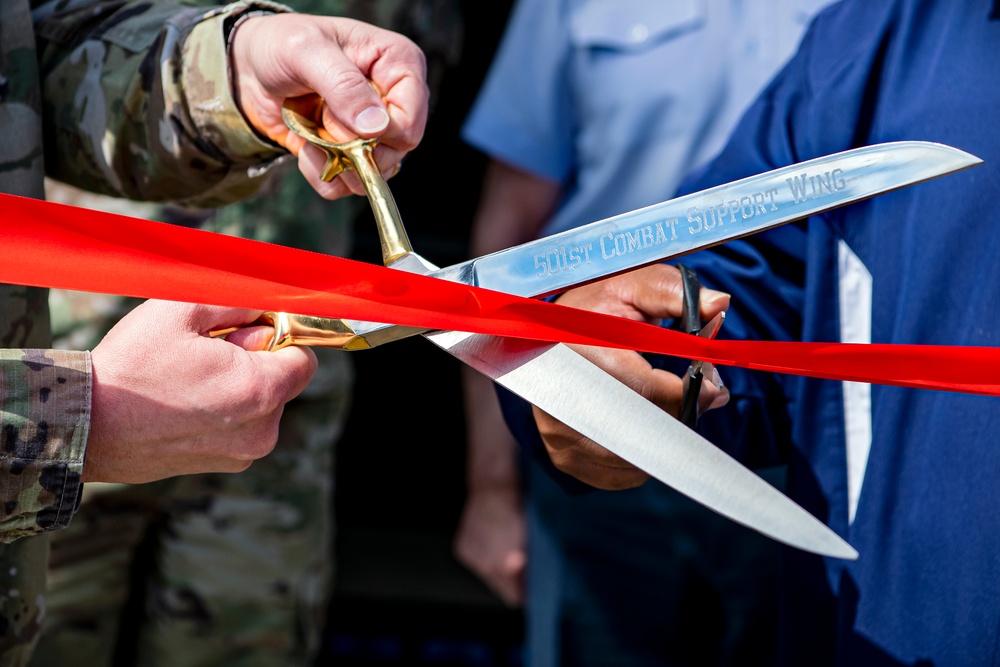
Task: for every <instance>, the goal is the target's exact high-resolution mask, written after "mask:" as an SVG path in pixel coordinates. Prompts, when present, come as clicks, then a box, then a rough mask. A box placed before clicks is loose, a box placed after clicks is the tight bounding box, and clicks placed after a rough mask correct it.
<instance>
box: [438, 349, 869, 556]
mask: <svg viewBox="0 0 1000 667" xmlns="http://www.w3.org/2000/svg"><path fill="white" fill-rule="evenodd" d="M424 337H425V338H427V339H428V340H430V341H431V342H433V343H434V344H436V345H438V346H439V347H441V348H442V349H444V350H445V351H447V352H448V353H449V354H451V355H452V356H454V357H456V358H457V359H459V360H461V361H462V362H464V363H466V364H468V365H469V366H472V367H473V368H475V369H476V370H478V371H479V372H481V373H483V374H485V375H486V376H488V377H489V378H491V379H492V380H493V381H494V382H496V383H497V384H499V385H501V386H503V387H506V388H507V389H508V390H510V391H512V392H513V393H515V394H517V395H518V396H520V397H521V398H524V399H525V400H527V401H528V402H530V403H532V404H534V405H536V406H538V407H539V408H541V409H542V410H544V411H545V412H547V413H548V414H550V415H552V416H553V417H555V418H556V419H558V420H560V421H562V422H563V423H565V424H567V425H569V426H571V427H572V428H574V429H575V430H576V431H578V432H580V433H582V434H583V435H585V436H587V437H588V438H590V439H591V440H593V441H594V442H597V443H598V444H600V445H601V446H602V447H605V448H606V449H608V450H610V451H612V452H614V453H615V454H617V455H618V456H620V457H621V458H623V459H625V460H626V461H628V462H630V463H632V464H633V465H635V466H637V467H638V468H640V469H642V470H644V471H646V472H647V473H649V474H650V476H652V477H654V478H656V479H658V480H660V481H661V482H663V483H665V484H667V485H668V486H670V487H672V488H674V489H676V490H677V491H679V492H680V493H683V494H684V495H686V496H688V497H689V498H691V499H692V500H695V501H697V502H699V503H701V504H702V505H704V506H705V507H707V508H709V509H711V510H713V511H715V512H718V513H719V514H721V515H723V516H725V517H728V518H729V519H732V520H733V521H736V522H737V523H740V524H742V525H744V526H747V527H749V528H752V529H754V530H756V531H758V532H760V533H763V534H764V535H767V536H768V537H771V538H773V539H775V540H778V541H779V542H783V543H785V544H788V545H791V546H793V547H796V548H799V549H803V550H805V551H810V552H813V553H817V554H821V555H824V556H831V557H834V558H844V559H851V560H853V559H855V558H857V556H858V552H857V551H855V550H854V548H853V547H851V545H849V544H848V543H847V542H845V541H844V540H843V539H842V538H841V537H840V536H838V535H837V534H836V533H834V532H833V531H832V530H830V528H828V527H827V526H826V525H825V524H823V523H822V522H821V521H819V520H818V519H816V517H814V516H813V515H811V514H809V513H808V512H807V511H805V510H804V509H802V508H801V507H799V506H798V505H797V504H795V503H794V502H793V501H792V500H791V499H789V498H788V497H787V496H785V495H784V494H782V493H781V492H780V491H778V490H777V489H775V488H774V487H773V486H771V485H770V484H768V483H767V482H765V481H764V480H763V479H761V478H760V477H758V476H757V475H756V474H754V473H753V472H752V471H750V470H749V469H748V468H746V467H744V466H743V465H741V464H740V463H738V462H737V461H736V460H735V459H733V458H732V457H730V456H729V455H728V454H726V453H725V452H723V451H722V450H721V449H719V448H718V447H716V446H714V445H712V444H711V443H710V442H708V441H707V440H705V439H704V438H703V437H701V436H700V435H698V434H697V433H695V432H694V431H692V430H690V429H688V428H686V427H685V426H683V425H682V424H681V423H680V422H679V421H677V420H676V419H674V418H673V417H671V416H670V415H669V414H667V413H666V412H664V411H663V410H661V409H660V408H659V407H657V406H656V405H655V404H653V403H651V402H650V401H647V400H646V399H645V398H643V397H642V396H640V395H639V394H637V393H635V392H634V391H632V390H631V389H630V388H629V387H628V386H626V385H624V384H623V383H621V382H619V381H618V380H616V379H614V378H613V377H612V376H610V375H608V374H607V373H606V372H604V371H603V370H601V369H600V368H598V367H597V366H595V365H594V364H592V363H591V362H590V361H588V360H587V359H585V358H584V357H582V356H580V355H579V354H577V353H576V352H574V351H573V350H571V349H569V348H568V347H567V346H565V345H562V344H552V343H538V342H535V341H527V340H519V339H513V338H501V337H497V336H487V335H483V334H468V333H461V332H456V331H439V332H433V333H428V334H424Z"/></svg>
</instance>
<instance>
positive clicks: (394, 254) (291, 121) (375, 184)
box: [281, 95, 413, 265]
mask: <svg viewBox="0 0 1000 667" xmlns="http://www.w3.org/2000/svg"><path fill="white" fill-rule="evenodd" d="M322 111H323V101H322V100H321V99H320V98H319V97H318V96H316V95H307V96H305V97H296V98H293V99H290V100H286V101H285V103H284V104H283V105H282V107H281V117H282V119H283V120H284V121H285V125H287V126H288V128H289V129H290V130H292V132H295V134H297V135H299V136H300V137H302V138H303V139H305V140H306V141H308V142H309V143H311V144H312V145H313V146H316V147H317V148H319V149H320V150H322V151H323V152H324V153H326V165H325V166H324V167H323V172H322V173H321V174H320V178H322V179H323V180H324V181H327V182H329V181H332V180H333V179H334V178H336V176H337V175H338V174H340V173H341V172H343V171H345V170H347V169H352V170H354V172H355V173H356V174H357V175H358V178H360V179H361V183H362V184H363V185H364V186H365V192H366V193H367V194H368V201H369V203H370V204H371V206H372V211H373V212H374V213H375V222H376V224H377V225H378V235H379V240H380V241H381V244H382V263H383V264H386V265H389V264H391V263H392V262H394V261H395V260H397V259H399V258H400V257H402V256H403V255H406V254H409V253H411V252H413V248H412V247H411V246H410V239H409V238H408V237H407V236H406V230H405V229H403V222H402V218H401V217H400V215H399V209H397V208H396V200H395V199H393V197H392V193H391V192H390V191H389V186H388V184H387V183H386V182H385V179H384V178H383V177H382V173H381V172H380V171H379V170H378V165H377V164H376V163H375V156H374V154H373V153H374V150H375V145H376V144H377V143H378V140H377V139H354V140H352V141H348V142H344V143H336V142H334V141H333V140H332V139H333V138H332V137H330V135H329V133H328V132H327V131H326V130H325V129H324V128H323V124H322V121H321V118H322Z"/></svg>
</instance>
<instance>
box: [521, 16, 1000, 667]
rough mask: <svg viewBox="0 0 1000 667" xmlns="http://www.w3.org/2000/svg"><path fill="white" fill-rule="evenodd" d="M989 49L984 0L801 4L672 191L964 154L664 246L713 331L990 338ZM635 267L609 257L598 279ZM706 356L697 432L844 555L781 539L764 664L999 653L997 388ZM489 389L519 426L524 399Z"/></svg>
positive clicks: (995, 320) (996, 315)
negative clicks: (837, 204) (704, 304)
mask: <svg viewBox="0 0 1000 667" xmlns="http://www.w3.org/2000/svg"><path fill="white" fill-rule="evenodd" d="M998 53H1000V3H998V2H996V0H967V1H966V2H958V3H956V2H949V1H948V0H892V1H889V2H878V3H873V2H869V1H867V0H844V1H843V2H841V3H838V4H836V5H834V6H831V7H830V8H828V9H827V10H825V11H824V12H822V13H821V14H820V15H819V16H818V17H817V18H816V20H815V21H814V23H813V24H812V26H811V27H810V29H809V31H808V32H807V34H806V36H805V37H804V39H803V42H802V44H801V46H800V49H799V51H798V53H797V55H796V56H795V57H794V58H793V59H792V61H791V62H790V63H789V64H788V66H787V67H786V68H785V69H784V70H783V71H782V72H781V73H780V74H779V75H778V77H777V78H776V79H775V80H774V81H773V82H772V83H771V84H770V85H769V87H768V88H767V89H766V90H765V91H764V93H763V94H762V95H761V96H760V97H759V98H758V100H757V101H756V102H755V103H754V104H753V106H752V107H751V108H750V110H749V111H748V112H747V114H746V115H745V116H744V117H743V119H742V120H741V122H740V123H739V125H738V126H737V127H736V130H735V131H734V133H733V135H732V137H731V139H730V141H729V143H728V145H727V146H726V148H725V149H723V151H722V152H721V154H720V155H719V156H718V158H717V159H716V160H714V161H713V162H712V163H711V164H709V165H708V166H707V167H706V168H704V169H703V170H700V172H699V173H698V174H696V175H694V176H692V177H691V178H690V179H688V180H687V182H686V183H685V184H684V185H683V186H682V187H681V191H682V192H689V191H696V190H700V189H703V188H705V187H708V186H712V185H716V184H719V183H722V182H727V181H731V180H733V179H737V178H741V177H744V176H748V175H751V174H755V173H759V172H762V171H766V170H768V169H771V168H774V167H778V166H782V165H787V164H790V163H795V162H800V161H802V160H806V159H809V158H813V157H817V156H820V155H825V154H829V153H834V152H838V151H841V150H845V149H850V148H853V147H858V146H863V145H869V144H875V143H880V142H885V141H894V140H925V141H933V142H940V143H944V144H948V145H951V146H954V147H957V148H960V149H963V150H966V151H968V152H970V153H973V154H974V155H977V156H979V157H981V158H983V160H984V161H985V163H984V165H983V166H979V167H976V168H975V169H971V170H967V171H964V172H961V173H958V174H952V175H949V176H947V177H945V178H941V179H937V180H935V181H931V182H928V183H923V184H920V185H918V186H915V187H910V188H906V189H903V190H900V191H897V192H893V193H890V194H886V195H883V196H880V197H877V198H875V199H872V200H869V201H866V202H862V203H859V204H855V205H852V206H849V207H846V208H842V209H837V210H835V211H831V212H828V213H826V214H823V215H820V216H815V217H813V218H811V219H810V220H808V221H807V222H805V223H801V224H798V225H794V226H785V227H782V228H778V229H775V230H772V231H769V232H765V233H762V234H758V235H755V236H752V237H748V238H746V239H743V240H740V241H735V242H731V243H727V244H725V245H723V246H720V247H718V248H715V249H713V250H710V251H703V252H701V253H696V254H694V255H690V256H688V257H685V258H684V263H685V264H686V265H688V266H690V267H691V268H693V269H695V270H696V271H697V272H698V275H699V278H700V279H701V281H702V282H703V283H704V284H705V285H707V286H709V287H712V288H715V289H719V290H723V291H726V292H728V293H730V294H731V295H732V303H731V308H730V311H729V317H727V321H726V326H725V327H724V331H725V333H726V334H727V335H728V336H730V337H733V338H741V339H744V338H745V339H776V340H803V341H853V342H865V341H869V340H870V341H871V342H875V343H916V344H941V345H945V344H947V345H975V346H993V347H995V346H998V345H1000V312H998V308H1000V280H998V279H997V257H998V256H1000V236H998V235H997V226H998V224H1000V209H998V207H997V205H996V199H997V194H998V193H1000V126H998V123H997V120H998V113H1000V68H998V67H997V66H996V57H997V54H998ZM642 279H643V271H637V272H633V273H630V274H627V275H625V276H620V277H619V278H617V280H619V281H621V287H622V290H620V292H619V293H621V294H625V295H627V294H628V285H629V284H636V282H637V281H641V280H642ZM601 294H605V295H606V294H608V292H607V291H604V292H599V291H598V290H595V289H592V288H581V289H580V290H577V291H575V292H574V293H572V298H570V297H569V294H567V295H564V302H567V301H572V302H573V304H574V305H578V306H579V305H585V306H586V307H588V308H592V309H596V308H598V307H600V306H601V305H602V304H601V303H600V300H601V296H600V295H601ZM625 298H626V299H627V296H626V297H625ZM603 305H604V306H607V303H604V304H603ZM624 354H631V353H624ZM722 371H723V377H724V379H725V381H726V384H727V386H728V388H729V391H730V394H731V400H730V404H729V405H728V406H727V407H726V408H723V409H720V410H715V411H712V412H710V413H708V414H706V415H705V416H704V417H703V418H702V421H701V424H700V429H701V431H702V432H703V433H704V434H705V435H706V436H707V437H709V439H711V440H712V441H714V442H716V443H717V444H719V445H720V446H721V447H724V448H726V449H728V450H730V451H731V452H733V453H736V454H739V455H743V456H745V457H753V459H754V460H758V461H760V460H767V459H771V460H782V461H787V462H788V464H789V474H788V493H789V495H790V496H791V497H792V498H793V499H794V500H795V501H797V502H798V503H800V504H802V505H803V506H804V507H806V508H807V509H808V510H809V511H811V512H812V513H813V514H815V515H816V516H818V517H820V518H822V519H823V520H825V521H826V522H827V524H828V525H829V526H831V527H832V528H833V529H834V530H835V531H837V532H838V533H839V534H840V535H842V536H843V537H845V538H846V539H847V540H848V541H849V542H850V543H851V544H852V545H853V546H854V547H855V548H856V549H857V550H858V551H859V553H860V557H859V558H858V559H857V560H856V561H852V562H847V561H840V560H834V559H822V558H820V557H818V556H814V555H811V554H806V553H803V552H799V551H796V550H793V549H786V550H785V553H784V557H785V567H784V577H783V585H782V591H781V593H782V598H781V600H782V606H781V610H782V615H781V625H780V641H779V664H782V665H843V666H845V667H846V666H851V667H855V666H857V665H866V666H867V665H879V666H881V665H885V666H896V665H934V666H935V667H947V666H951V665H954V666H962V667H964V666H967V665H995V664H998V660H1000V548H998V546H1000V537H998V536H1000V511H998V510H1000V501H998V500H997V494H996V489H997V485H998V481H1000V447H997V443H996V437H997V435H996V434H997V433H998V432H1000V402H998V401H997V399H995V398H988V397H981V396H972V395H966V394H960V393H950V392H945V391H927V390H916V389H906V388H899V387H888V386H868V385H856V384H848V383H840V382H834V381H827V380H817V379H811V378H803V377H796V376H787V375H771V374H764V373H755V372H750V371H745V370H741V369H736V368H725V369H722ZM976 372H977V371H976V369H975V368H956V369H955V373H956V375H961V374H966V373H976ZM628 379H631V380H635V379H636V378H634V377H633V378H628ZM649 380H650V381H655V378H649ZM504 402H505V407H506V408H507V413H506V414H507V417H508V419H509V420H510V421H511V424H512V425H517V427H518V429H519V432H520V433H522V437H523V438H524V439H525V441H527V440H528V438H529V436H528V435H526V434H525V433H526V431H525V428H524V427H525V425H526V423H527V422H526V418H528V415H529V414H530V413H529V412H528V411H527V410H526V409H525V408H526V406H524V405H523V404H519V403H516V402H514V401H512V400H510V399H509V397H507V398H505V401H504ZM537 425H538V427H539V429H540V431H541V433H542V434H543V439H544V440H545V441H547V442H549V443H554V442H556V441H557V440H558V439H559V438H567V437H573V436H572V434H570V433H568V432H566V430H565V427H564V426H561V425H559V424H555V423H552V422H551V421H550V420H548V419H546V418H545V417H544V416H541V417H540V419H539V421H538V422H537ZM534 437H537V433H536V434H535V435H534ZM583 455H584V450H583V449H582V448H581V449H580V456H583ZM564 468H566V469H568V467H566V466H564ZM591 481H593V480H591ZM745 576H747V577H752V576H754V573H753V572H746V573H745Z"/></svg>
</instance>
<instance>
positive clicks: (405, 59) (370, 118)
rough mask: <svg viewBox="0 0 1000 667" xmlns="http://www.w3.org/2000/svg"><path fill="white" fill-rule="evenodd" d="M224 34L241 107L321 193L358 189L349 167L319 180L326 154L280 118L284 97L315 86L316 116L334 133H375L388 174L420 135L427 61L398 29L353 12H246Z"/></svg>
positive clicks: (331, 195) (339, 136)
mask: <svg viewBox="0 0 1000 667" xmlns="http://www.w3.org/2000/svg"><path fill="white" fill-rule="evenodd" d="M231 39H232V45H231V57H232V64H233V76H234V88H235V90H236V96H237V100H238V102H239V105H240V108H241V109H242V111H243V114H244V115H245V116H246V118H247V120H249V121H250V124H251V125H253V127H254V128H255V129H256V130H257V131H258V132H260V133H261V134H263V135H264V136H267V137H269V138H270V139H271V140H272V141H275V142H276V143H278V144H280V145H282V146H284V147H285V148H287V149H288V150H289V151H291V152H292V153H293V154H294V155H297V156H298V158H299V169H300V170H301V171H302V173H303V175H304V176H305V177H306V178H307V179H308V180H309V182H310V184H312V186H313V187H314V188H315V189H316V191H317V192H319V193H320V194H321V195H322V196H323V197H326V198H327V199H336V198H337V197H342V196H344V195H347V194H350V193H351V192H354V193H355V194H362V195H363V194H364V193H365V191H364V188H363V186H362V185H361V182H360V180H358V178H357V176H356V175H354V174H352V173H349V172H345V173H343V174H342V175H341V176H340V177H338V178H335V179H334V180H333V181H331V182H329V183H325V182H323V181H322V180H321V179H320V177H319V175H320V172H321V171H322V169H323V166H324V164H325V163H326V156H325V154H324V153H323V152H322V151H321V150H320V149H318V148H316V147H315V146H312V145H311V144H308V143H307V142H306V141H305V140H304V139H302V138H301V137H299V136H298V135H297V134H295V133H294V132H292V131H291V130H289V129H288V128H287V127H286V126H285V123H284V121H283V120H282V118H281V105H282V104H283V103H284V101H285V100H286V99H288V98H294V97H300V96H303V95H308V94H318V95H319V97H321V98H322V99H324V100H326V102H327V104H326V105H325V107H324V111H323V124H324V126H325V128H326V129H327V131H329V132H330V134H331V135H332V136H333V139H334V141H336V142H346V141H350V140H352V139H355V138H358V137H363V138H366V139H368V138H373V137H379V143H378V146H377V147H376V149H375V161H376V163H377V164H378V166H379V169H380V170H381V171H382V173H383V175H384V176H386V177H387V178H388V177H390V176H392V175H393V174H394V173H395V172H396V170H397V168H398V165H399V163H400V161H401V160H402V159H403V156H404V155H405V154H406V153H407V152H409V151H411V150H413V149H414V148H415V147H416V146H417V144H418V143H419V142H420V139H421V138H422V137H423V132H424V127H425V125H426V122H427V103H428V97H429V91H428V88H427V83H426V62H425V60H424V55H423V52H422V51H421V50H420V49H419V48H418V47H417V45H416V44H414V43H413V42H412V41H410V40H409V39H407V38H406V37H404V36H402V35H400V34H398V33H395V32H391V31H388V30H383V29H381V28H377V27H375V26H373V25H369V24H367V23H363V22H360V21H355V20H352V19H346V18H339V17H328V16H311V15H308V14H273V15H267V16H255V17H251V18H249V19H247V20H246V21H244V22H243V23H242V24H240V25H239V26H238V27H237V28H236V31H235V33H234V34H233V35H232V38H231ZM380 93H381V95H380Z"/></svg>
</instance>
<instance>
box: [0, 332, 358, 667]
mask: <svg viewBox="0 0 1000 667" xmlns="http://www.w3.org/2000/svg"><path fill="white" fill-rule="evenodd" d="M321 352H324V351H321ZM325 352H330V353H332V355H327V356H326V357H324V358H322V359H321V361H320V363H321V365H323V366H325V370H330V364H336V365H339V366H343V367H342V368H340V369H338V371H337V372H335V373H333V375H334V376H335V377H338V378H339V379H340V380H343V379H344V377H345V375H346V376H347V377H349V376H350V365H349V362H348V360H347V359H346V358H345V356H344V355H346V353H340V352H335V351H332V350H327V351H325ZM331 357H332V358H331ZM337 384H338V386H339V387H344V388H345V389H339V390H338V391H337V392H333V393H331V392H330V391H329V390H328V388H327V389H322V388H321V389H319V390H314V391H312V392H310V390H309V389H307V390H306V392H305V393H303V395H302V396H300V397H299V398H297V399H295V400H294V401H292V402H290V403H289V404H288V405H287V406H286V408H285V413H284V414H283V416H282V423H281V429H280V434H279V440H278V444H277V446H276V448H275V450H274V451H273V452H272V453H271V454H270V455H269V456H267V457H265V458H264V459H261V460H259V461H256V462H255V463H254V464H253V465H252V466H251V467H250V468H249V469H248V470H246V471H245V472H242V473H239V474H231V475H224V474H206V475H191V476H186V477H178V478H173V479H169V480H164V481H161V482H156V483H152V484H145V485H135V486H128V485H98V484H89V485H87V486H86V488H85V490H84V499H83V503H82V505H81V508H80V511H79V513H78V514H77V516H76V517H75V518H74V520H73V522H72V523H71V524H70V526H69V527H68V528H67V529H65V530H62V531H58V532H56V533H53V534H52V535H51V541H52V552H51V560H50V567H49V584H48V592H47V594H46V596H45V604H46V607H47V610H46V613H45V620H44V622H43V624H42V635H41V639H40V641H39V642H38V645H37V647H36V648H35V652H34V655H33V657H32V659H31V661H30V663H28V664H30V665H32V666H33V667H51V666H53V665H68V666H72V665H86V666H87V667H110V666H111V665H115V664H117V665H137V666H138V665H142V666H150V667H171V666H173V665H177V666H178V667H180V666H183V667H199V666H202V665H206V666H207V665H219V666H221V665H224V666H226V667H237V666H239V667H244V666H245V667H252V666H258V665H259V666H261V667H263V666H267V667H273V666H275V665H282V666H297V665H310V664H312V661H313V660H314V658H315V654H316V653H317V652H318V649H319V641H320V638H321V633H322V630H323V625H324V620H325V612H326V606H327V604H328V602H329V594H330V587H331V583H332V574H333V550H332V541H333V522H332V509H333V506H332V503H333V463H334V452H333V445H334V443H335V442H336V440H337V439H338V437H339V435H340V432H341V430H342V428H343V423H344V419H345V418H346V412H347V409H348V406H349V390H347V389H346V387H350V386H351V382H350V381H343V382H338V383H337ZM310 389H312V387H310ZM24 541H26V540H22V542H24ZM4 664H24V663H19V662H11V663H4Z"/></svg>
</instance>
